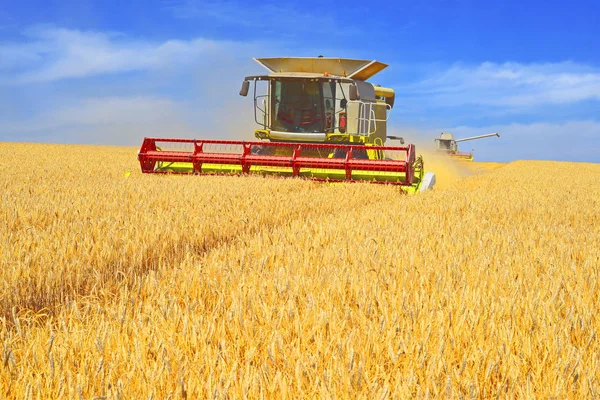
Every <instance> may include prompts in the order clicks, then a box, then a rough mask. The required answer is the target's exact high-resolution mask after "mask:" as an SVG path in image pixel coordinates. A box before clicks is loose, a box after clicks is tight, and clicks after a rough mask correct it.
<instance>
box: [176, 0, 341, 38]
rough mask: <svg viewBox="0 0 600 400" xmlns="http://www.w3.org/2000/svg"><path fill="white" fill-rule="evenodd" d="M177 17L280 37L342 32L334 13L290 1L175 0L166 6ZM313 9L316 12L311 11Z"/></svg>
mask: <svg viewBox="0 0 600 400" xmlns="http://www.w3.org/2000/svg"><path fill="white" fill-rule="evenodd" d="M165 8H166V9H168V10H169V11H170V12H171V13H172V14H173V16H175V17H176V18H180V19H203V20H207V19H209V20H210V21H211V23H213V24H214V23H218V24H221V25H233V26H236V27H240V26H243V27H249V28H260V29H261V31H263V32H265V33H267V32H268V33H272V32H274V31H277V32H279V34H289V33H290V32H292V31H293V32H295V33H299V32H307V31H310V32H322V31H324V30H327V31H328V32H329V34H330V35H332V34H336V32H338V31H342V30H336V29H331V28H332V27H334V26H337V25H339V23H340V22H339V19H338V20H337V21H336V20H334V17H333V15H334V14H332V13H331V12H325V10H326V9H327V7H326V6H324V8H316V7H304V8H300V7H297V6H294V5H292V4H291V3H289V2H288V3H286V2H273V1H263V2H245V1H232V0H225V1H214V0H208V1H206V0H175V1H172V2H170V3H169V4H168V5H167V6H165ZM311 10H312V12H311ZM348 24H349V21H345V22H344V25H345V26H346V28H347V29H344V30H343V32H344V34H346V35H347V34H349V33H350V32H351V29H348V28H349V27H348Z"/></svg>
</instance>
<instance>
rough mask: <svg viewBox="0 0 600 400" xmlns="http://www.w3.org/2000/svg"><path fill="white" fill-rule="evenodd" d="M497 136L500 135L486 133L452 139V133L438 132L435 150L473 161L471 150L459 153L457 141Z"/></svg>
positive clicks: (462, 159) (458, 158)
mask: <svg viewBox="0 0 600 400" xmlns="http://www.w3.org/2000/svg"><path fill="white" fill-rule="evenodd" d="M492 136H497V137H500V134H499V133H488V134H486V135H479V136H472V137H468V138H464V139H458V140H455V139H454V135H452V134H451V133H440V137H439V138H437V139H435V142H436V144H437V149H436V150H437V151H438V152H440V153H446V154H448V156H450V158H452V159H454V160H461V161H473V152H471V153H461V152H459V151H458V143H460V142H466V141H468V140H475V139H483V138H487V137H492Z"/></svg>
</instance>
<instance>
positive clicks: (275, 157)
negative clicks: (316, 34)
mask: <svg viewBox="0 0 600 400" xmlns="http://www.w3.org/2000/svg"><path fill="white" fill-rule="evenodd" d="M255 61H257V62H258V63H259V64H261V65H262V66H263V67H265V68H266V69H267V70H268V71H269V73H268V74H265V75H256V76H248V77H246V78H245V79H244V82H243V84H242V88H241V90H240V95H242V96H247V95H248V92H249V90H250V84H251V83H254V85H253V86H254V89H253V92H254V119H255V121H256V123H257V124H258V125H259V128H258V129H256V130H255V131H254V135H255V137H256V139H258V140H257V141H250V142H247V141H231V140H195V139H167V138H145V139H144V142H143V143H142V147H141V149H140V151H139V153H138V159H139V161H140V165H141V168H142V172H145V173H163V174H166V173H168V174H198V175H203V174H234V175H245V174H263V175H279V176H289V177H302V178H309V179H315V180H322V181H329V182H338V181H340V182H341V181H343V182H355V181H367V182H373V183H384V184H394V185H399V186H400V187H402V188H403V189H404V190H405V191H407V192H417V191H423V190H427V189H430V188H432V187H433V186H434V185H435V174H433V173H432V172H426V171H425V169H424V165H423V158H422V157H421V156H418V155H417V153H416V150H415V146H414V145H413V144H408V145H404V139H403V138H401V137H398V136H387V121H388V119H389V116H390V112H391V110H392V108H393V106H394V98H395V93H394V90H393V89H390V88H384V87H381V86H376V85H374V84H372V83H370V82H367V81H366V80H367V79H369V78H370V77H372V76H373V75H375V74H376V73H378V72H379V71H381V70H383V69H384V68H386V67H387V65H386V64H383V63H380V62H378V61H368V60H354V59H343V58H324V57H318V58H259V59H255ZM388 139H389V140H397V141H399V143H400V146H389V145H386V141H387V140H388Z"/></svg>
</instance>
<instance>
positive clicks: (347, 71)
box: [254, 57, 387, 81]
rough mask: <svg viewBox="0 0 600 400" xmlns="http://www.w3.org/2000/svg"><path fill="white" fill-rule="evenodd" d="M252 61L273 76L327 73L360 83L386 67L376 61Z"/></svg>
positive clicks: (264, 59) (338, 59) (306, 75)
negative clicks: (359, 81)
mask: <svg viewBox="0 0 600 400" xmlns="http://www.w3.org/2000/svg"><path fill="white" fill-rule="evenodd" d="M254 60H255V61H256V62H257V63H259V64H260V65H262V66H263V67H265V68H266V69H267V70H269V72H271V73H273V74H275V73H277V74H282V75H285V76H293V74H297V75H296V76H302V77H310V76H311V75H312V74H315V75H320V76H322V75H323V74H325V73H327V74H329V75H333V76H342V77H346V78H352V79H357V80H361V81H365V80H367V79H369V78H370V77H372V76H373V75H375V74H377V73H378V72H379V71H381V70H383V69H385V68H386V67H387V64H384V63H381V62H379V61H376V60H354V59H350V58H325V57H317V58H312V57H277V58H255V59H254ZM313 76H314V75H313Z"/></svg>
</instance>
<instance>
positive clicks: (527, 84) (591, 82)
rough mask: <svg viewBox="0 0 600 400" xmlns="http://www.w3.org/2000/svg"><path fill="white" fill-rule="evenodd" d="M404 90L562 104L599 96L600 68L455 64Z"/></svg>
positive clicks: (429, 97)
mask: <svg viewBox="0 0 600 400" xmlns="http://www.w3.org/2000/svg"><path fill="white" fill-rule="evenodd" d="M400 91H401V92H404V93H406V95H407V96H409V97H419V98H423V99H424V100H426V101H427V102H428V104H433V105H436V106H458V105H484V106H494V107H504V108H519V107H536V106H543V105H557V104H558V105H560V104H569V103H577V102H581V101H585V100H600V69H598V68H594V67H591V66H587V65H582V64H576V63H573V62H561V63H546V64H519V63H504V64H495V63H489V62H486V63H483V64H480V65H477V66H465V65H454V66H452V67H451V68H449V69H447V70H445V71H441V72H438V73H436V74H433V75H432V76H430V77H429V78H427V79H424V80H422V81H420V82H418V83H416V84H412V85H408V86H405V87H403V88H400Z"/></svg>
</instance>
